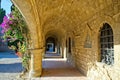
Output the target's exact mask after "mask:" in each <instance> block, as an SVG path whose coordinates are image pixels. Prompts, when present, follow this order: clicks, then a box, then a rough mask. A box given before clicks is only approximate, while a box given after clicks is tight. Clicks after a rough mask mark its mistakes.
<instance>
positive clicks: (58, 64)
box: [0, 52, 86, 80]
mask: <svg viewBox="0 0 120 80" xmlns="http://www.w3.org/2000/svg"><path fill="white" fill-rule="evenodd" d="M21 71H22V65H21V59H20V58H18V57H17V56H16V55H15V54H11V53H8V52H7V53H0V80H23V79H20V78H18V75H19V74H20V73H21ZM31 80H86V77H85V76H83V75H82V74H81V73H80V72H79V71H78V70H76V69H75V68H74V67H72V66H71V65H69V64H68V63H66V60H64V59H44V60H43V75H42V77H41V78H40V77H39V78H32V79H31Z"/></svg>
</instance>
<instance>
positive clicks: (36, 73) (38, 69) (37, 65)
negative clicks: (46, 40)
mask: <svg viewBox="0 0 120 80" xmlns="http://www.w3.org/2000/svg"><path fill="white" fill-rule="evenodd" d="M43 50H44V49H32V50H30V51H31V61H30V72H29V78H31V77H40V76H41V74H42V54H43Z"/></svg>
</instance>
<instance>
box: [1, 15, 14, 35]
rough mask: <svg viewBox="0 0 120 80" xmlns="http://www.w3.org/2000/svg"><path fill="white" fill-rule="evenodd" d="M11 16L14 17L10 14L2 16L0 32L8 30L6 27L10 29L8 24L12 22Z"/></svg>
mask: <svg viewBox="0 0 120 80" xmlns="http://www.w3.org/2000/svg"><path fill="white" fill-rule="evenodd" d="M13 18H14V17H13V16H12V14H9V15H8V16H4V18H3V22H2V24H1V25H0V26H1V28H2V31H1V33H5V32H7V31H8V29H10V25H11V24H13V22H12V19H13Z"/></svg>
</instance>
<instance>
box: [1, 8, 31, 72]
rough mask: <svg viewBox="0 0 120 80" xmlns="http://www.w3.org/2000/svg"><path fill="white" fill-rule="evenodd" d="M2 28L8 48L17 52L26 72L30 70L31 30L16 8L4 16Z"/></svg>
mask: <svg viewBox="0 0 120 80" xmlns="http://www.w3.org/2000/svg"><path fill="white" fill-rule="evenodd" d="M0 26H1V28H2V31H1V33H3V34H4V35H3V39H4V41H7V42H8V47H9V48H10V49H12V50H14V51H15V53H16V55H18V56H19V57H21V58H22V65H23V67H24V69H25V70H24V71H28V69H29V59H30V56H29V55H30V54H29V53H28V50H27V47H28V46H27V45H28V39H29V38H30V36H29V29H28V27H27V25H26V23H25V21H24V18H23V17H22V15H21V14H20V12H19V10H18V9H17V8H16V7H14V6H13V7H12V12H11V13H10V14H8V15H7V16H4V18H3V22H2V24H1V25H0Z"/></svg>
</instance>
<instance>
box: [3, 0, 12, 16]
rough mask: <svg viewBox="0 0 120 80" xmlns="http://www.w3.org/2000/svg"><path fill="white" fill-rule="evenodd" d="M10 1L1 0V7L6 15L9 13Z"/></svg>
mask: <svg viewBox="0 0 120 80" xmlns="http://www.w3.org/2000/svg"><path fill="white" fill-rule="evenodd" d="M11 5H12V3H11V1H10V0H1V7H2V8H3V9H4V10H5V11H6V14H9V13H10V12H11V10H10V9H11Z"/></svg>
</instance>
